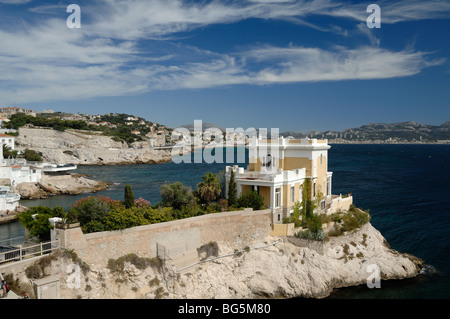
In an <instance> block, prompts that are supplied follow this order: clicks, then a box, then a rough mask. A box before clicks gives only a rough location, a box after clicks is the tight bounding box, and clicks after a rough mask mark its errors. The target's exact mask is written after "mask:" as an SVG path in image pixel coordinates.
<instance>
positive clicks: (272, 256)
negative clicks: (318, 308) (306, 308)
mask: <svg viewBox="0 0 450 319" xmlns="http://www.w3.org/2000/svg"><path fill="white" fill-rule="evenodd" d="M267 243H269V244H270V243H276V244H274V245H267ZM262 246H265V247H263V248H261V247H262ZM218 248H219V256H223V255H227V254H230V253H231V256H226V257H223V258H218V259H215V260H213V261H208V262H203V263H201V264H200V265H199V266H197V267H192V268H188V269H186V270H185V271H184V272H183V273H181V274H175V273H174V272H173V266H172V265H171V264H170V262H166V263H165V264H163V265H161V264H152V265H150V266H148V265H145V263H143V262H142V260H141V261H140V260H139V259H134V261H133V260H132V259H130V262H128V261H125V262H124V263H123V264H122V266H123V267H122V269H121V270H120V271H119V272H112V271H111V270H110V269H109V268H104V266H103V267H99V266H98V265H86V264H84V263H83V262H82V261H80V260H77V259H76V258H73V257H74V256H73V255H72V258H68V257H67V255H66V256H63V255H64V254H60V257H59V258H57V259H56V260H53V261H52V262H51V263H44V262H41V264H40V265H41V267H42V268H43V269H42V273H43V274H44V275H46V276H47V275H56V276H59V278H60V284H61V287H60V288H61V290H60V291H61V297H62V298H65V299H72V298H94V299H111V298H177V299H184V298H191V299H192V298H207V299H211V298H226V299H233V298H245V299H249V298H295V297H307V298H324V297H326V296H328V295H329V294H330V293H331V292H332V291H333V289H336V288H340V287H347V286H354V285H361V284H366V283H367V279H368V278H369V276H370V275H371V272H370V270H371V269H370V268H369V266H370V265H376V266H377V267H379V270H380V277H381V279H382V280H388V279H404V278H410V277H414V276H417V275H418V274H419V272H420V270H421V268H422V261H421V260H420V259H418V258H416V257H414V256H411V255H408V254H402V253H399V252H397V251H395V250H393V249H391V248H390V247H389V245H388V244H387V242H386V240H385V239H384V237H383V236H382V235H381V234H380V232H378V231H377V230H376V229H375V228H374V227H373V226H372V225H371V224H370V223H368V224H365V225H364V226H363V227H361V228H360V229H359V230H357V231H354V232H352V233H349V234H346V235H343V236H340V237H331V238H330V239H329V240H327V241H325V242H323V243H319V242H312V241H311V242H308V241H301V240H298V239H295V238H293V237H283V238H276V237H267V238H266V244H265V243H263V242H254V243H252V245H251V246H249V247H240V249H241V250H242V251H241V252H239V253H237V254H233V252H235V251H236V249H237V248H238V247H230V246H226V245H224V244H221V243H218ZM118 257H120V256H118ZM141 257H145V256H141ZM74 260H75V263H78V265H80V266H81V267H80V268H78V271H77V272H76V273H75V274H74V269H76V267H75V268H74V266H73V264H74ZM104 264H105V263H103V265H104ZM116 265H119V263H116ZM119 268H120V267H119ZM14 276H15V277H16V278H18V279H19V280H20V281H22V282H28V278H27V277H26V275H25V272H24V271H22V272H20V271H16V272H15V274H14ZM166 280H167V281H166ZM381 285H382V286H381V289H382V288H383V284H381ZM367 289H369V288H367Z"/></svg>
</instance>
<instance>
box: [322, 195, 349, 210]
mask: <svg viewBox="0 0 450 319" xmlns="http://www.w3.org/2000/svg"><path fill="white" fill-rule="evenodd" d="M352 204H353V196H348V197H342V195H339V196H338V197H336V198H334V199H333V200H332V202H331V207H330V209H328V210H327V214H334V213H337V212H338V211H348V210H349V209H350V205H352Z"/></svg>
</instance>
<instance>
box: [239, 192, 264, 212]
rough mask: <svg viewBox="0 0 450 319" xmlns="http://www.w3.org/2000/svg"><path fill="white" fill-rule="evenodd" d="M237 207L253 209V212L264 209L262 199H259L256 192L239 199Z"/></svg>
mask: <svg viewBox="0 0 450 319" xmlns="http://www.w3.org/2000/svg"><path fill="white" fill-rule="evenodd" d="M238 206H239V207H240V208H253V210H260V209H261V208H263V207H264V198H263V197H261V196H260V195H259V194H258V192H256V191H251V192H250V193H247V194H244V195H241V197H239V199H238Z"/></svg>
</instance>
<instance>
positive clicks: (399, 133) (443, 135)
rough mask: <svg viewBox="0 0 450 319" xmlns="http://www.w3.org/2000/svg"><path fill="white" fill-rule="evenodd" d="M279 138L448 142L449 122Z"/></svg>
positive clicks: (290, 133)
mask: <svg viewBox="0 0 450 319" xmlns="http://www.w3.org/2000/svg"><path fill="white" fill-rule="evenodd" d="M180 127H184V128H187V129H188V130H190V131H191V132H193V131H194V124H187V125H181V126H180ZM211 127H215V128H219V129H220V130H221V131H223V132H225V129H223V128H221V127H220V126H217V125H215V124H212V123H202V128H203V130H206V129H208V128H211ZM269 134H270V131H269ZM280 136H284V137H288V136H292V137H294V138H304V137H309V138H323V139H328V140H345V141H408V142H413V141H439V140H450V121H447V122H445V123H443V124H441V125H439V126H437V125H427V124H421V123H418V122H413V121H410V122H401V123H393V124H386V123H371V124H366V125H363V126H360V127H357V128H349V129H346V130H344V131H323V132H321V131H309V132H296V131H286V132H280Z"/></svg>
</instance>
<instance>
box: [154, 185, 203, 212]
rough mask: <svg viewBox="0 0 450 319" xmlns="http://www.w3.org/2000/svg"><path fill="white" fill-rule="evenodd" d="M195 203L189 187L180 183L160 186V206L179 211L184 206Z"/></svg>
mask: <svg viewBox="0 0 450 319" xmlns="http://www.w3.org/2000/svg"><path fill="white" fill-rule="evenodd" d="M192 203H195V198H194V194H193V193H192V190H191V188H190V187H188V186H185V185H183V184H182V183H180V182H175V183H173V184H167V185H163V186H161V205H162V206H164V207H173V209H181V207H183V206H184V205H188V204H192Z"/></svg>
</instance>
